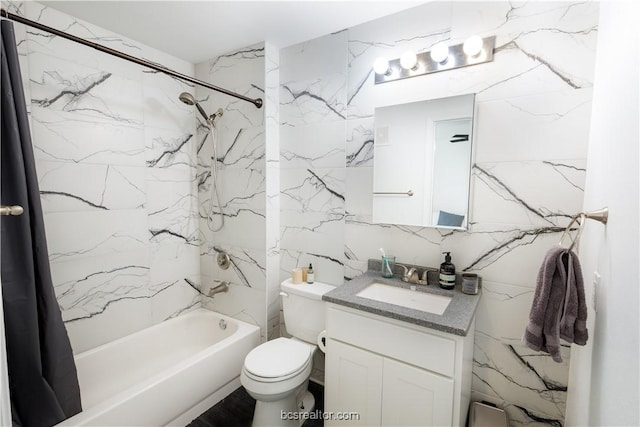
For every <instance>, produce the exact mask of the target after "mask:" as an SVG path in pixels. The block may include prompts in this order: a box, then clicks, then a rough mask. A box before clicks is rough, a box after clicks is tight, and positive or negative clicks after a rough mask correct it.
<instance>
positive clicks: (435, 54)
mask: <svg viewBox="0 0 640 427" xmlns="http://www.w3.org/2000/svg"><path fill="white" fill-rule="evenodd" d="M430 54H431V59H433V60H434V61H435V62H437V63H438V64H444V63H445V62H447V58H449V46H447V44H446V43H445V42H440V43H437V44H436V45H434V46H433V47H432V48H431V52H430Z"/></svg>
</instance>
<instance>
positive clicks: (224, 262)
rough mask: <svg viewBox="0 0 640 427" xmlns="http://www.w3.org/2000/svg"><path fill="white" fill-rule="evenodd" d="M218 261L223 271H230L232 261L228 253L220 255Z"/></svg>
mask: <svg viewBox="0 0 640 427" xmlns="http://www.w3.org/2000/svg"><path fill="white" fill-rule="evenodd" d="M216 261H217V262H218V267H220V268H221V269H223V270H226V269H228V268H229V264H230V263H231V260H230V259H229V255H228V254H227V253H226V252H220V253H218V257H217V259H216Z"/></svg>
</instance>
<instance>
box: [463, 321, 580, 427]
mask: <svg viewBox="0 0 640 427" xmlns="http://www.w3.org/2000/svg"><path fill="white" fill-rule="evenodd" d="M533 353H536V352H533ZM562 353H563V358H565V361H566V360H568V359H569V349H568V348H565V347H563V348H562ZM473 363H474V370H473V384H472V389H473V390H474V391H477V392H480V393H484V394H487V395H489V396H494V397H496V398H499V399H502V400H505V401H508V402H510V403H511V404H514V405H519V406H522V407H525V408H528V409H529V410H531V411H533V412H537V413H540V414H547V415H548V416H549V417H550V418H553V419H556V420H562V419H563V418H564V409H565V404H566V395H567V375H566V373H567V372H568V369H567V368H568V365H566V363H568V362H565V366H564V368H563V369H558V368H557V366H556V367H553V366H552V364H555V365H558V364H556V363H555V362H553V360H552V359H551V358H550V357H548V356H540V355H538V354H537V353H536V354H532V352H531V351H530V350H528V349H526V348H524V346H523V345H522V343H520V342H519V341H517V340H497V339H495V338H493V337H490V336H487V335H484V334H482V333H477V334H476V337H475V346H474V362H473ZM546 367H550V368H551V369H552V371H553V372H549V373H547V372H545V368H546ZM554 368H555V369H554ZM560 371H562V373H561V372H560Z"/></svg>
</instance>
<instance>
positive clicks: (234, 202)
mask: <svg viewBox="0 0 640 427" xmlns="http://www.w3.org/2000/svg"><path fill="white" fill-rule="evenodd" d="M218 182H219V186H218V194H219V196H220V203H217V200H216V198H215V197H213V196H212V195H213V194H215V191H214V190H213V186H212V185H211V184H210V183H211V180H210V179H208V180H207V181H206V182H205V183H204V184H202V185H200V187H199V197H200V199H199V202H200V208H199V209H200V211H199V212H200V213H199V214H200V218H201V222H200V230H201V232H202V233H204V235H205V236H206V237H205V238H206V239H207V240H208V241H210V242H212V241H213V242H216V243H226V244H230V245H234V246H241V247H246V248H254V249H262V250H264V248H265V233H266V231H265V209H266V201H265V177H264V175H263V174H261V173H258V172H257V171H255V170H244V169H237V168H232V169H226V170H222V171H219V176H218ZM212 197H213V200H214V204H213V209H212V207H211V203H210V201H211V198H212ZM221 210H222V213H223V214H224V227H223V228H222V229H221V230H219V231H214V232H212V230H215V229H216V228H218V227H219V226H220V212H221ZM211 212H213V215H210V214H211ZM208 217H211V219H212V221H211V222H208V220H207V218H208ZM212 233H213V234H212Z"/></svg>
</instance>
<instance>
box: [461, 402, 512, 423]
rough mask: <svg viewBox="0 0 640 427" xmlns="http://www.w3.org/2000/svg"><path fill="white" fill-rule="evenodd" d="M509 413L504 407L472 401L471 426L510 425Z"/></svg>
mask: <svg viewBox="0 0 640 427" xmlns="http://www.w3.org/2000/svg"><path fill="white" fill-rule="evenodd" d="M508 425H509V423H508V422H507V414H505V412H504V411H503V410H502V409H499V408H496V407H495V406H491V405H487V404H485V403H481V402H473V403H471V410H470V411H469V427H508Z"/></svg>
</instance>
